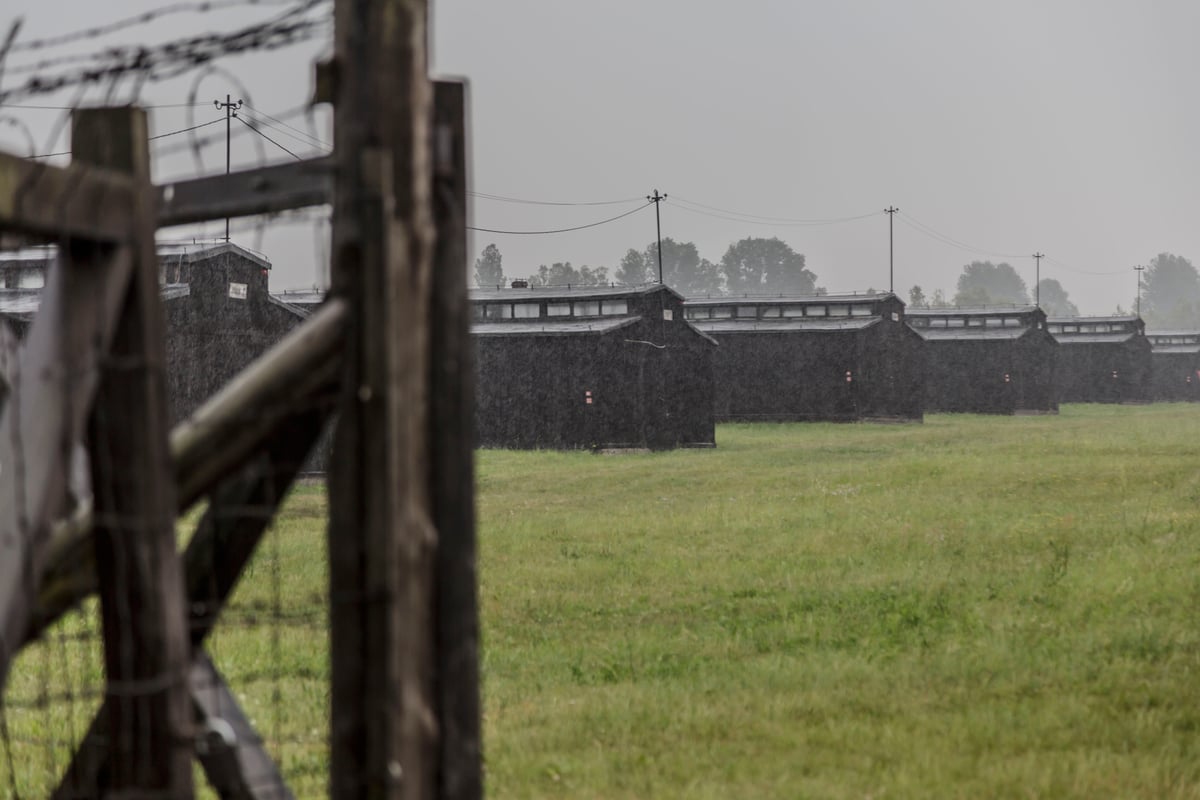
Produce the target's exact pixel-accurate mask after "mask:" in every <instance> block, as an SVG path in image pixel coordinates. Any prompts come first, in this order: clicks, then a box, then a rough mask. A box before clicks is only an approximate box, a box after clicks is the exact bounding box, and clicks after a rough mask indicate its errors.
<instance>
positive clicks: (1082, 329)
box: [1079, 325, 1096, 333]
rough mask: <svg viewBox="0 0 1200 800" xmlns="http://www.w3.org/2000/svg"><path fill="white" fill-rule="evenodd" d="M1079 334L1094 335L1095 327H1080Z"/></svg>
mask: <svg viewBox="0 0 1200 800" xmlns="http://www.w3.org/2000/svg"><path fill="white" fill-rule="evenodd" d="M1079 332H1080V333H1095V332H1096V326H1095V325H1080V326H1079Z"/></svg>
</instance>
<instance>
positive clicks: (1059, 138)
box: [0, 0, 1200, 312]
mask: <svg viewBox="0 0 1200 800" xmlns="http://www.w3.org/2000/svg"><path fill="white" fill-rule="evenodd" d="M148 7H151V4H147V3H132V2H121V3H117V2H110V3H103V4H101V3H90V2H88V3H85V2H74V3H65V2H54V1H53V0H49V1H44V2H38V3H34V2H30V0H17V1H16V3H15V4H14V3H13V2H12V0H10V2H9V3H6V10H7V9H9V8H11V9H12V15H19V14H23V15H24V16H25V17H26V23H27V24H26V29H25V30H24V31H23V36H25V37H32V36H38V35H44V34H45V33H47V32H50V31H53V30H56V29H64V28H67V29H73V28H76V27H79V26H81V25H84V24H89V23H92V22H96V21H102V20H105V19H111V18H113V17H115V16H118V15H123V14H126V13H132V12H137V11H140V10H143V9H145V8H148ZM265 13H267V12H265V11H264V10H263V9H257V10H250V11H238V12H222V13H221V14H220V15H211V17H210V18H198V17H196V16H180V17H174V18H171V19H169V20H164V21H162V22H160V23H158V24H156V25H155V26H154V27H153V28H148V29H146V30H145V31H143V32H142V33H143V34H149V35H153V36H155V37H160V36H161V37H165V36H179V35H186V34H188V33H191V32H195V31H196V30H197V29H209V28H215V27H220V28H227V27H231V26H233V25H234V24H237V23H238V22H240V21H247V20H251V19H257V18H260V17H262V16H264V15H265ZM5 16H8V15H5ZM200 20H207V21H204V22H201V21H200ZM434 22H435V26H434V42H433V44H434V59H433V62H434V63H433V66H434V69H435V70H436V71H437V72H439V73H441V74H454V75H463V76H466V77H468V78H469V79H470V81H471V86H472V92H471V100H472V109H471V113H472V122H473V131H472V132H473V168H474V173H473V174H474V178H473V188H474V189H475V190H476V191H480V192H485V193H492V194H500V195H507V196H512V197H518V198H527V199H532V200H555V201H595V200H611V199H623V198H633V197H640V196H643V195H645V194H647V193H649V192H650V191H651V190H652V189H654V188H658V189H660V190H661V191H664V192H667V193H668V194H669V195H671V196H672V198H675V197H678V198H685V199H686V200H689V201H692V202H694V203H701V204H705V205H708V206H714V207H718V208H722V209H729V210H732V211H736V212H742V213H748V214H754V215H762V216H771V217H788V218H798V219H826V218H835V217H846V216H857V215H862V214H875V215H874V216H871V217H869V218H867V219H862V220H857V221H853V222H847V223H843V224H837V225H825V226H799V225H792V226H789V225H783V224H749V223H748V222H738V221H732V220H727V219H718V218H714V217H711V216H703V215H700V214H698V213H695V211H689V210H686V209H685V208H684V207H682V206H681V205H676V204H675V203H673V202H671V201H668V202H667V203H666V204H664V206H663V209H662V212H663V233H664V235H666V236H671V237H674V238H676V239H679V240H684V241H694V242H696V244H697V246H698V247H699V248H700V251H701V254H702V255H704V256H705V257H707V258H709V259H712V260H714V261H715V260H718V259H719V258H720V257H721V255H722V253H723V252H724V250H725V248H726V247H727V246H728V245H729V243H730V242H732V241H734V240H736V239H739V238H742V237H745V236H751V235H755V236H779V237H780V238H782V239H784V240H786V241H787V242H789V243H790V244H791V245H792V246H793V247H794V248H795V249H796V250H798V251H800V252H802V253H805V254H806V256H807V257H808V266H809V268H810V269H812V270H813V271H815V272H816V273H817V275H818V278H819V283H820V284H821V285H824V286H826V287H828V288H829V289H831V290H853V289H866V288H868V287H874V288H886V285H887V246H888V240H887V217H886V216H885V215H883V214H882V213H881V212H882V209H883V208H884V207H886V206H887V205H889V204H894V205H896V206H899V207H900V209H901V212H902V213H901V215H898V216H897V220H896V288H897V290H898V291H900V292H901V293H904V294H906V293H907V289H908V287H909V286H911V285H912V284H913V283H920V284H921V285H922V286H923V287H924V288H925V289H926V291H927V292H930V291H932V289H934V288H942V289H944V290H946V291H947V293H949V294H952V293H953V287H954V282H955V280H956V278H957V276H958V274H959V272H960V270H961V267H962V265H963V264H964V263H966V262H968V261H970V260H972V259H974V258H988V259H990V260H1009V261H1010V262H1011V263H1013V264H1014V266H1016V267H1017V268H1018V269H1019V270H1020V271H1021V272H1022V274H1023V275H1024V276H1025V277H1026V280H1027V282H1028V283H1030V284H1032V282H1033V261H1032V259H1031V258H1030V257H1029V255H1028V254H1031V253H1033V252H1034V251H1035V250H1041V251H1042V252H1044V253H1047V254H1048V255H1049V256H1050V259H1047V260H1045V261H1043V265H1042V266H1043V272H1042V274H1043V276H1044V277H1054V278H1057V279H1058V280H1060V281H1061V282H1062V283H1063V285H1064V286H1065V287H1066V288H1067V290H1068V291H1069V292H1070V294H1071V297H1072V299H1073V300H1075V302H1076V303H1077V304H1078V305H1079V306H1080V308H1081V310H1083V311H1090V312H1109V311H1112V310H1113V309H1114V308H1115V306H1116V305H1117V304H1118V303H1120V304H1122V305H1124V306H1125V307H1129V306H1130V305H1131V302H1132V296H1133V292H1134V276H1133V273H1132V271H1131V270H1130V267H1131V266H1132V265H1133V264H1137V263H1145V262H1146V261H1147V260H1148V259H1149V258H1151V257H1152V256H1153V255H1155V254H1156V253H1158V252H1160V251H1170V252H1176V253H1179V254H1181V255H1184V256H1187V257H1189V258H1192V259H1193V260H1200V232H1198V231H1200V227H1198V226H1197V224H1196V222H1195V221H1196V220H1197V219H1198V218H1200V215H1198V212H1200V207H1198V206H1200V199H1198V197H1197V193H1196V191H1195V190H1194V188H1193V184H1194V182H1195V177H1196V176H1197V174H1198V167H1200V155H1198V151H1197V148H1196V147H1195V145H1194V144H1193V140H1194V135H1193V132H1194V131H1196V130H1197V129H1200V125H1198V123H1200V119H1198V116H1200V111H1198V109H1197V106H1196V104H1195V103H1194V102H1192V94H1193V91H1191V90H1192V85H1191V84H1192V83H1194V80H1195V78H1194V76H1195V75H1197V74H1200V69H1198V67H1200V64H1197V61H1198V60H1200V57H1198V56H1197V53H1196V48H1195V47H1194V45H1193V42H1192V41H1191V40H1192V37H1193V35H1194V32H1195V31H1196V30H1200V24H1198V23H1200V4H1197V3H1195V2H1191V1H1190V0H1158V1H1155V0H1149V1H1147V0H1140V1H1138V2H1134V1H1133V0H1104V1H1103V2H1098V1H1097V0H1091V1H1090V2H1088V1H1086V0H1041V1H1040V2H1035V1H1034V0H1006V1H1005V2H1003V3H999V2H974V1H973V0H904V2H900V1H899V0H891V1H890V2H887V1H885V0H854V1H852V2H851V1H847V2H834V1H833V0H828V1H827V2H782V1H781V2H765V1H761V0H760V1H757V2H756V1H755V0H747V1H746V2H739V3H728V2H707V1H705V0H691V1H690V2H689V1H687V0H654V1H650V0H606V2H604V3H599V2H592V3H583V2H571V1H570V0H506V1H505V2H492V1H490V0H438V2H435V4H434ZM78 49H80V50H90V49H92V46H91V45H81V46H80V47H79V48H78ZM318 49H319V48H318V47H315V46H312V45H307V46H304V47H300V48H295V49H292V50H287V51H282V52H279V53H268V54H265V55H261V56H255V57H253V58H247V59H234V60H231V61H230V62H229V63H228V64H226V66H227V68H228V69H230V70H231V71H233V72H235V73H236V74H237V75H238V76H239V77H240V78H241V79H242V80H243V82H244V83H245V84H246V85H247V89H248V90H249V91H250V93H251V94H252V96H253V99H254V102H255V105H256V107H258V108H259V109H261V110H263V111H267V112H268V113H272V114H274V113H275V112H278V111H282V110H286V109H290V108H293V107H295V106H297V105H299V104H301V103H303V101H304V99H305V97H306V95H307V93H308V91H309V88H310V84H311V79H310V75H311V70H310V67H309V61H310V60H311V58H312V57H313V55H314V54H315V53H316V52H317V50H318ZM30 59H31V54H25V56H24V58H23V59H14V61H28V60H30ZM189 84H190V80H188V81H176V82H174V83H171V84H163V85H154V86H148V87H146V90H145V91H144V93H143V96H144V98H146V99H147V100H148V101H149V102H158V103H167V102H183V101H184V100H186V94H187V91H188V88H189ZM5 85H9V86H11V85H12V79H11V78H6V80H5ZM202 89H203V91H202V95H203V97H202V99H204V100H205V101H207V100H209V99H211V98H209V97H208V96H209V95H212V96H217V95H223V94H224V92H225V91H226V89H227V86H226V83H225V81H223V80H221V79H219V78H217V77H213V78H209V79H207V80H206V81H205V82H204V84H203V87H202ZM231 91H232V92H233V93H234V94H235V95H236V94H237V93H238V90H236V89H231ZM101 94H102V93H93V94H92V95H89V99H99V97H100V96H101ZM69 99H70V97H69V96H59V95H56V96H53V97H52V98H34V99H31V100H29V101H28V102H29V103H30V104H35V103H39V102H47V103H52V102H56V101H67V100H69ZM0 110H2V109H0ZM196 112H197V118H198V119H201V120H202V119H207V118H209V117H206V116H205V115H208V114H212V113H215V110H214V111H210V110H209V109H196ZM12 113H21V114H22V118H23V119H26V120H27V121H29V122H30V123H31V124H34V122H37V124H38V125H42V122H41V118H40V117H38V116H37V115H38V114H42V115H43V116H45V117H50V116H51V114H50V112H33V111H30V112H15V111H14V112H12ZM291 121H292V122H293V123H294V124H297V125H298V127H301V128H304V122H303V120H302V119H299V120H291ZM154 123H155V127H156V130H159V131H162V130H170V129H174V128H178V127H183V126H184V125H185V124H186V122H185V119H184V115H183V113H182V110H160V111H157V112H155V118H154ZM317 124H318V125H320V126H322V128H321V131H320V132H319V133H320V135H321V136H322V137H323V138H325V140H326V141H328V130H327V128H325V127H324V125H325V122H324V117H323V116H322V117H319V118H318V120H317ZM216 127H218V126H214V128H210V129H208V130H207V131H205V132H206V133H207V132H216V131H215V130H214V129H215V128H216ZM38 130H44V126H43V127H41V128H38ZM42 135H44V133H43V134H42ZM272 135H274V133H273V132H272ZM0 137H2V141H3V142H4V143H6V144H7V145H9V146H11V147H23V144H21V140H20V137H17V136H15V134H14V131H12V130H11V129H9V128H6V127H2V126H0ZM173 138H179V137H173ZM254 138H255V137H253V135H252V134H251V135H249V136H243V137H239V139H237V140H235V161H237V162H239V163H243V164H252V163H254V162H255V160H256V153H255V152H254V151H253V150H252V149H251V145H250V142H251V140H252V139H254ZM168 141H171V140H170V139H168V140H162V143H163V144H165V143H166V142H168ZM279 141H280V142H281V143H285V144H287V145H289V146H291V145H295V146H296V147H297V148H300V147H301V145H300V144H299V143H298V142H296V141H292V140H284V139H282V138H281V139H279ZM41 143H42V142H41V141H40V140H39V144H41ZM222 144H223V143H222ZM264 145H265V147H266V153H267V155H268V157H269V158H270V159H272V160H276V159H277V158H283V159H286V158H288V156H287V155H286V154H284V153H282V152H281V151H278V150H274V148H273V146H271V145H269V144H266V143H264ZM298 152H301V151H300V150H298ZM303 152H305V153H311V152H314V151H312V150H307V151H303ZM223 156H224V153H223V146H215V147H213V148H210V149H208V150H206V151H205V159H206V167H207V168H208V169H209V170H217V169H219V168H221V167H223ZM156 166H157V169H158V171H159V174H161V175H164V176H165V175H168V174H174V175H180V174H187V173H189V172H191V171H193V170H194V165H193V164H192V159H191V157H190V156H189V155H187V154H182V155H180V156H176V157H173V158H166V159H162V160H161V162H160V163H158V164H157V165H156ZM635 206H636V204H630V205H628V206H596V207H588V206H583V207H552V206H535V205H523V204H515V203H502V202H496V201H492V200H486V199H483V198H477V199H476V200H475V201H474V209H473V211H474V214H473V222H474V224H475V225H477V226H483V227H491V228H505V229H545V228H557V227H569V226H571V225H577V224H583V223H586V222H591V221H594V220H598V219H602V218H605V217H608V216H612V215H613V214H615V213H618V212H620V211H622V210H624V209H625V208H633V207H635ZM914 220H915V221H917V222H919V223H924V224H925V225H927V226H930V227H932V228H933V229H935V230H936V231H938V232H939V233H941V234H944V235H946V236H949V237H953V238H954V239H956V240H958V241H959V242H962V243H966V244H968V245H970V246H972V247H976V248H979V249H981V250H982V251H983V253H973V252H970V251H968V250H964V249H962V248H959V247H955V246H951V245H948V244H946V243H944V242H941V241H938V240H936V238H934V237H931V236H929V235H926V234H924V233H921V232H919V231H918V230H915V229H914V228H912V227H910V225H911V224H912V223H913V221H914ZM215 232H216V228H215V227H213V228H211V229H210V234H211V233H215ZM653 236H654V219H653V212H652V210H651V209H647V210H645V211H642V212H639V213H637V214H634V215H632V216H630V217H628V218H626V219H623V220H621V221H619V222H615V223H612V224H611V225H605V226H601V227H598V228H595V229H592V230H588V231H581V232H577V233H571V234H564V235H559V236H502V235H494V236H493V235H487V234H480V235H478V236H476V237H475V238H474V241H473V247H472V251H473V253H478V251H479V250H480V249H481V248H482V247H483V246H484V245H485V244H487V243H488V242H490V241H495V242H496V244H497V245H498V246H499V247H500V249H501V251H502V253H503V254H504V260H505V268H506V272H508V274H510V275H525V274H528V273H530V272H533V271H534V270H536V268H537V266H538V265H539V264H542V263H546V264H548V263H551V262H553V261H571V262H572V263H574V264H576V265H581V264H589V265H607V266H609V267H610V268H612V267H615V266H616V264H617V263H618V261H619V260H620V258H621V256H622V254H623V253H624V252H625V250H626V249H627V248H629V247H637V248H640V247H643V246H644V245H645V244H646V243H648V242H650V241H651V240H652V239H653ZM247 244H250V245H251V246H253V245H254V242H253V241H247ZM262 249H264V250H266V251H267V255H268V256H269V257H271V258H272V260H273V261H274V262H275V264H276V272H275V275H274V276H273V281H274V282H275V284H276V285H279V286H285V285H286V286H298V285H307V284H310V283H312V282H313V281H314V280H316V279H319V275H318V271H317V270H316V268H315V267H314V263H315V260H316V258H314V250H316V249H317V247H316V245H315V243H314V237H313V236H312V235H311V234H309V233H307V231H306V229H305V228H303V227H299V228H298V227H297V226H292V230H291V231H290V232H283V233H278V234H274V235H269V236H268V237H267V238H266V239H265V240H264V242H263V243H262ZM1006 255H1007V256H1010V257H1008V258H1005V256H1006ZM1011 256H1015V257H1011ZM317 258H319V256H318V257H317ZM1080 270H1087V271H1093V272H1113V271H1117V272H1119V274H1117V275H1086V274H1081V273H1080V272H1079V271H1080Z"/></svg>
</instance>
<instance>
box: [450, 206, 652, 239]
mask: <svg viewBox="0 0 1200 800" xmlns="http://www.w3.org/2000/svg"><path fill="white" fill-rule="evenodd" d="M650 205H652V203H646V204H644V205H640V206H638V207H637V208H635V209H633V210H632V211H626V212H625V213H624V214H618V215H617V216H615V217H609V218H608V219H602V220H600V221H599V222H591V223H588V224H587V225H576V226H575V227H574V228H555V229H554V230H549V231H502V230H496V229H495V228H475V227H472V226H471V225H468V226H467V230H469V231H479V232H480V233H505V234H513V235H523V236H541V235H544V234H549V233H570V232H571V231H581V230H583V229H584V228H595V227H596V226H598V225H607V224H608V223H610V222H616V221H617V220H619V219H621V218H622V217H628V216H629V215H630V214H636V213H637V212H639V211H641V210H642V209H643V208H648V207H649V206H650Z"/></svg>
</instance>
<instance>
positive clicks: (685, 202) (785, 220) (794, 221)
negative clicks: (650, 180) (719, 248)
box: [668, 194, 883, 225]
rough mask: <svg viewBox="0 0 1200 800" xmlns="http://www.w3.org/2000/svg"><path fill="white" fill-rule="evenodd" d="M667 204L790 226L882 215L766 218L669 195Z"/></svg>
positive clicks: (847, 220) (834, 222)
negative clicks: (693, 207) (694, 207)
mask: <svg viewBox="0 0 1200 800" xmlns="http://www.w3.org/2000/svg"><path fill="white" fill-rule="evenodd" d="M668 202H672V203H674V204H679V203H682V204H683V205H681V206H679V207H680V208H684V206H696V207H697V208H700V209H705V210H707V211H715V212H718V213H720V214H728V215H730V216H729V217H723V218H722V219H730V218H732V217H745V218H746V219H744V220H742V219H736V220H734V221H735V222H749V221H752V220H762V221H763V222H780V223H787V224H792V225H835V224H839V223H842V222H854V221H855V220H860V219H868V218H870V217H877V216H879V215H880V214H882V213H883V212H882V211H872V212H871V213H869V214H857V215H854V216H848V217H829V218H825V219H802V218H798V217H767V216H763V215H761V214H747V213H745V212H742V211H730V210H729V209H727V208H718V207H717V206H710V205H705V204H704V203H697V202H696V201H695V200H688V199H687V198H686V197H680V196H679V195H677V194H673V195H671V198H670V200H668ZM684 210H685V211H696V213H701V212H700V211H697V210H696V209H688V208H684ZM714 216H715V215H714Z"/></svg>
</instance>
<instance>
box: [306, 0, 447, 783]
mask: <svg viewBox="0 0 1200 800" xmlns="http://www.w3.org/2000/svg"><path fill="white" fill-rule="evenodd" d="M426 31H427V3H426V0H338V2H337V4H336V6H335V73H336V75H337V80H336V87H335V108H334V123H335V131H336V138H337V158H338V172H337V180H336V186H335V190H334V204H333V206H334V223H333V224H334V230H333V263H332V268H333V274H332V278H333V287H332V291H333V294H334V295H335V296H339V297H344V298H346V299H347V300H348V301H349V303H350V307H351V320H350V328H349V331H348V334H349V335H348V337H347V348H346V351H345V352H346V365H345V366H346V370H345V373H344V378H343V381H344V382H343V396H342V399H341V402H340V404H339V414H338V425H337V432H336V437H335V441H334V451H333V457H332V459H331V463H330V476H329V482H330V497H329V514H330V522H329V560H330V565H329V566H330V613H331V618H330V623H331V652H332V658H331V684H332V685H331V699H332V704H333V719H332V721H331V732H330V749H331V752H330V786H331V793H332V796H333V797H334V798H338V799H339V800H341V799H342V798H360V797H368V798H385V797H386V798H411V799H412V800H416V799H417V798H428V797H432V796H433V794H432V793H433V788H434V786H435V782H436V769H435V764H436V762H435V757H436V753H437V736H438V730H437V724H436V707H437V704H436V702H435V701H434V698H433V677H432V671H433V659H432V651H433V647H434V636H433V625H434V621H433V613H434V612H433V599H432V593H433V589H432V586H433V562H434V554H435V545H436V541H435V540H436V534H435V532H434V530H433V527H432V525H431V523H430V497H429V495H430V492H429V484H428V468H427V458H428V441H427V439H428V428H427V419H428V402H429V398H428V375H429V366H428V358H427V352H428V348H429V283H430V257H431V252H432V248H433V237H434V232H433V227H432V222H431V212H430V207H429V205H430V204H429V190H430V186H431V178H432V175H431V164H430V158H429V147H430V138H431V137H430V119H431V111H432V90H431V86H430V82H429V79H428V77H427V74H426V72H427V58H426Z"/></svg>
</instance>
